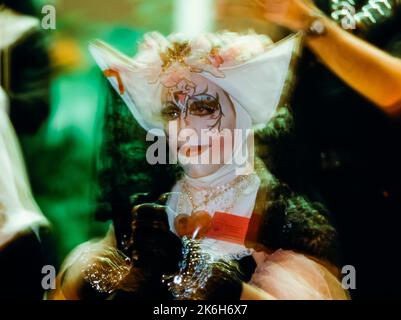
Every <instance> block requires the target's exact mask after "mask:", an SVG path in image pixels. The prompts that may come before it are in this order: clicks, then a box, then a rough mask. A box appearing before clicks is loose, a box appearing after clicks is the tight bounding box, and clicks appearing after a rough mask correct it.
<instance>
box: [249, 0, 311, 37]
mask: <svg viewBox="0 0 401 320" xmlns="http://www.w3.org/2000/svg"><path fill="white" fill-rule="evenodd" d="M256 2H257V3H258V4H259V5H260V6H261V7H262V8H263V11H264V13H263V16H264V17H265V18H266V19H267V20H268V21H270V22H273V23H276V24H278V25H281V26H283V27H286V28H289V29H291V30H293V31H299V30H304V29H306V28H307V27H308V25H309V22H310V18H311V17H312V16H313V15H314V14H315V13H316V12H318V9H317V8H316V7H315V5H314V4H313V2H312V1H311V0H257V1H256Z"/></svg>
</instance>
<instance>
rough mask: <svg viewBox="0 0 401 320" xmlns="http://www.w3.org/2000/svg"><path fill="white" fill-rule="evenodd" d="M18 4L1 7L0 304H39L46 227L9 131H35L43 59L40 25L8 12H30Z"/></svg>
mask: <svg viewBox="0 0 401 320" xmlns="http://www.w3.org/2000/svg"><path fill="white" fill-rule="evenodd" d="M23 2H24V6H22V1H12V2H11V1H1V2H0V5H1V6H0V36H1V37H0V55H1V56H0V57H1V61H0V62H1V65H0V66H1V69H0V71H1V72H0V75H1V77H0V79H1V81H0V168H1V176H0V283H1V289H2V290H1V293H0V299H14V298H15V297H19V298H21V297H23V298H25V299H41V298H42V296H43V292H44V288H42V284H41V282H42V277H43V276H44V275H43V274H42V268H43V267H44V266H45V265H49V264H50V265H53V266H54V259H53V257H54V251H53V240H52V236H51V231H50V226H49V223H48V221H47V219H46V218H45V217H44V216H43V214H42V213H41V210H40V209H39V207H38V206H37V204H36V202H35V200H34V198H33V195H32V192H31V189H30V185H29V181H28V175H27V173H26V169H25V165H24V161H23V156H22V152H21V150H20V147H19V143H18V140H17V138H16V134H15V132H14V128H13V124H14V125H15V126H16V128H17V131H19V132H21V133H32V132H35V131H36V130H37V129H38V127H39V126H40V124H41V123H42V122H43V120H44V119H45V118H46V116H47V113H48V108H49V106H48V102H47V96H48V83H49V77H48V76H45V75H44V74H43V72H44V70H48V69H49V68H48V67H47V63H46V61H47V58H46V57H47V55H46V52H45V51H43V50H42V49H40V48H39V49H38V47H36V46H35V45H34V43H39V42H38V41H40V40H39V38H35V35H34V32H35V30H37V29H38V26H39V20H38V19H37V18H34V17H32V16H29V15H24V14H20V13H17V12H16V11H14V10H12V9H11V8H14V9H19V8H20V7H21V8H22V7H23V8H29V7H30V6H29V4H28V3H27V1H23ZM10 4H12V5H10ZM8 5H10V7H9V6H8ZM29 35H31V36H29ZM24 39H25V40H26V42H24V41H23V40H24ZM35 57H37V59H36V58H35ZM35 69H37V70H39V71H38V72H35ZM10 118H11V119H12V121H13V123H12V122H11V121H10Z"/></svg>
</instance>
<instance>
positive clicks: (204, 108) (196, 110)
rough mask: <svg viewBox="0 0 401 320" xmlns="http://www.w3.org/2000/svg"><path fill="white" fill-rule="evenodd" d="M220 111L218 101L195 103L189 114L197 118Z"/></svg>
mask: <svg viewBox="0 0 401 320" xmlns="http://www.w3.org/2000/svg"><path fill="white" fill-rule="evenodd" d="M217 110H218V102H217V101H209V100H206V101H205V100H203V101H193V102H192V103H191V104H190V106H189V112H190V114H192V115H195V116H207V115H212V114H214V113H215V112H216V111H217Z"/></svg>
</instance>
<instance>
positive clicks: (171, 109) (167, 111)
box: [162, 103, 181, 121]
mask: <svg viewBox="0 0 401 320" xmlns="http://www.w3.org/2000/svg"><path fill="white" fill-rule="evenodd" d="M180 113H181V110H180V108H178V107H177V106H176V105H174V104H173V103H167V104H166V106H165V108H164V109H163V110H162V117H163V119H164V120H165V121H173V120H175V119H177V118H178V117H179V116H180Z"/></svg>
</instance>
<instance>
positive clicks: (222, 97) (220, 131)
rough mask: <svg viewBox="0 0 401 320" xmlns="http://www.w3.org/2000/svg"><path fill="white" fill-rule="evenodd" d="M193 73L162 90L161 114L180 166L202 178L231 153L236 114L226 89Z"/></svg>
mask: <svg viewBox="0 0 401 320" xmlns="http://www.w3.org/2000/svg"><path fill="white" fill-rule="evenodd" d="M191 75H192V76H191V79H190V80H187V79H184V80H182V81H181V82H179V83H178V84H177V85H176V86H174V87H171V88H166V89H165V90H164V91H163V94H162V105H163V109H162V111H161V113H162V118H163V121H164V126H165V131H166V135H167V136H168V138H169V142H170V143H169V146H170V148H177V150H172V151H175V152H178V161H179V163H180V165H181V166H182V167H183V169H184V171H185V173H186V174H187V175H188V176H190V177H192V178H200V177H204V176H208V175H210V174H212V173H214V172H216V171H217V170H218V169H219V168H221V167H222V166H223V165H224V164H225V163H226V162H227V159H228V158H229V157H230V156H231V155H232V150H233V141H234V138H233V137H234V129H235V126H236V114H235V109H234V106H233V103H232V101H231V100H230V97H229V96H228V94H227V93H226V92H225V91H224V90H222V89H221V88H220V87H218V86H216V85H215V84H214V83H213V82H211V81H209V80H207V79H205V78H203V77H202V76H200V75H198V74H195V73H193V74H191ZM169 128H177V130H176V131H173V130H169ZM177 133H178V135H177Z"/></svg>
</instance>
